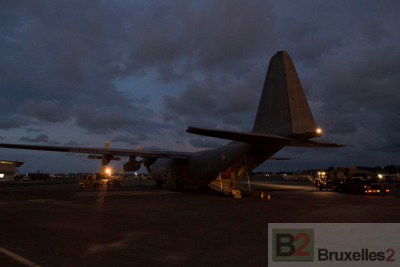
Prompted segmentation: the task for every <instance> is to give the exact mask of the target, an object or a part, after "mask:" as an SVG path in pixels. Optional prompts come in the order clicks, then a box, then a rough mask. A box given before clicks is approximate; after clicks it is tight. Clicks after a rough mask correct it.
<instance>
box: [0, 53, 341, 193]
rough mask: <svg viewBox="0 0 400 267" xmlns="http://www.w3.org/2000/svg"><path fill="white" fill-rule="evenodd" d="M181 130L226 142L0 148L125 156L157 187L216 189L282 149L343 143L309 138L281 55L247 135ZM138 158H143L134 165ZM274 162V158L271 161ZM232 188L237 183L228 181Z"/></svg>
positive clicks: (306, 114)
mask: <svg viewBox="0 0 400 267" xmlns="http://www.w3.org/2000/svg"><path fill="white" fill-rule="evenodd" d="M186 132H188V133H192V134H198V135H203V136H210V137H216V138H222V139H227V140H231V141H233V142H231V143H229V144H227V145H224V146H222V147H219V148H215V149H210V150H205V151H199V152H195V153H188V152H173V151H171V152H166V151H145V150H131V149H112V148H108V147H106V148H89V147H66V146H40V145H23V144H0V147H3V148H17V149H33V150H46V151H58V152H72V153H86V154H97V155H101V156H96V155H93V156H91V157H92V158H99V159H100V158H101V159H102V167H103V168H104V166H106V165H107V164H108V163H109V162H110V161H111V160H112V159H117V158H115V156H126V157H129V161H128V162H127V163H125V164H124V166H123V168H124V170H125V171H128V172H129V171H136V170H138V169H139V168H140V166H141V165H142V164H143V165H144V166H145V167H146V168H147V170H148V172H149V174H150V175H151V177H152V179H153V180H154V181H155V182H157V184H158V185H162V184H166V186H167V187H168V188H172V189H177V188H179V187H180V186H181V185H185V184H187V185H197V186H207V185H209V184H211V183H212V182H214V183H216V184H217V185H218V183H219V182H218V181H220V183H221V191H222V179H221V173H230V174H231V177H230V178H231V181H236V180H239V179H240V178H242V177H244V176H245V175H246V173H248V172H249V171H251V170H253V169H254V168H256V167H257V166H259V165H260V164H261V163H263V162H264V161H265V160H267V159H270V158H271V156H272V155H274V154H275V153H277V152H278V151H279V150H281V149H282V148H284V147H286V146H291V147H341V146H344V145H341V144H334V143H328V142H318V141H313V140H310V139H311V138H314V137H320V136H321V130H319V129H318V128H317V126H316V124H315V121H314V118H313V115H312V113H311V110H310V107H309V106H308V102H307V99H306V96H305V94H304V92H303V88H302V86H301V83H300V80H299V78H298V76H297V72H296V69H295V67H294V65H293V62H292V59H291V58H290V56H289V55H288V53H286V52H285V51H279V52H277V53H276V54H275V55H274V56H273V57H272V58H271V60H270V63H269V67H268V72H267V76H266V78H265V83H264V88H263V92H262V95H261V99H260V103H259V107H258V111H257V116H256V119H255V123H254V127H253V130H252V131H251V132H250V133H247V132H238V131H224V130H216V129H204V128H196V127H189V128H188V129H187V130H186ZM137 157H141V158H142V159H143V160H141V161H137V160H136V158H137ZM271 159H273V158H271ZM230 184H231V187H234V188H236V183H233V182H231V183H230Z"/></svg>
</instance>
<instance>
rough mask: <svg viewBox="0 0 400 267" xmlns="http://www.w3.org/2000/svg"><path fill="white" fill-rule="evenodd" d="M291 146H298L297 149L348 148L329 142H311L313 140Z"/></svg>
mask: <svg viewBox="0 0 400 267" xmlns="http://www.w3.org/2000/svg"><path fill="white" fill-rule="evenodd" d="M289 146H296V147H342V146H347V145H343V144H335V143H329V142H319V141H311V140H304V141H301V142H299V143H296V144H293V145H289Z"/></svg>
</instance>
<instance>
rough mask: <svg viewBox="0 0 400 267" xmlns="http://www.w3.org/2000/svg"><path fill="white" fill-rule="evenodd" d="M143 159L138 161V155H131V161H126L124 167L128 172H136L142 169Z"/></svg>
mask: <svg viewBox="0 0 400 267" xmlns="http://www.w3.org/2000/svg"><path fill="white" fill-rule="evenodd" d="M140 166H142V161H136V157H129V162H127V163H125V164H124V166H123V168H124V171H126V172H134V171H137V170H139V169H140Z"/></svg>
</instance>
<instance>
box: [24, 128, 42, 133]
mask: <svg viewBox="0 0 400 267" xmlns="http://www.w3.org/2000/svg"><path fill="white" fill-rule="evenodd" d="M43 130H44V129H40V128H33V127H28V128H26V131H27V132H28V133H37V132H42V131H43Z"/></svg>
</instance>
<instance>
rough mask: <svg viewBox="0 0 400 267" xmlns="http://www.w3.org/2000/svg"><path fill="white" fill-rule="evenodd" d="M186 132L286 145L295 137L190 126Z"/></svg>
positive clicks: (253, 142) (246, 141) (262, 143)
mask: <svg viewBox="0 0 400 267" xmlns="http://www.w3.org/2000/svg"><path fill="white" fill-rule="evenodd" d="M186 132H188V133H192V134H198V135H204V136H210V137H216V138H221V139H227V140H232V141H238V142H244V143H249V144H255V145H260V146H263V145H277V146H278V145H279V146H285V145H286V144H289V143H291V142H293V139H290V138H286V137H282V136H278V135H270V134H260V133H246V132H235V131H224V130H215V129H205V128H196V127H189V128H188V129H187V130H186Z"/></svg>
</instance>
